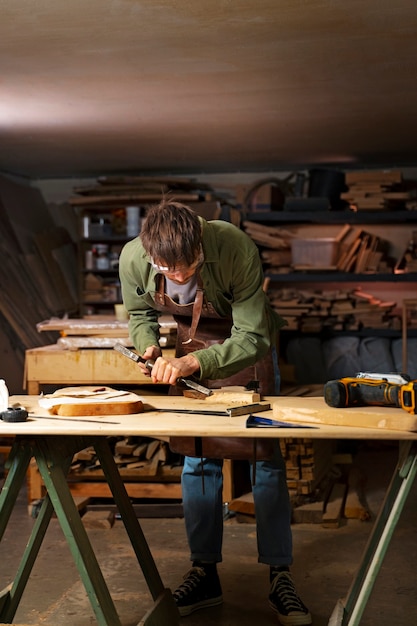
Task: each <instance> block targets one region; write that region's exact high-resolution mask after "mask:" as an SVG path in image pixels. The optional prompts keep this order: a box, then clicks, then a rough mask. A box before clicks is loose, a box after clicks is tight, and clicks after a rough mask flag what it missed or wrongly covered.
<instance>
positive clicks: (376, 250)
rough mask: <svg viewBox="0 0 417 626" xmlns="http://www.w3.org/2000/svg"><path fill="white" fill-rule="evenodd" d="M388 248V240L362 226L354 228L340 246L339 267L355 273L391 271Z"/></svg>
mask: <svg viewBox="0 0 417 626" xmlns="http://www.w3.org/2000/svg"><path fill="white" fill-rule="evenodd" d="M388 249H389V243H388V241H386V240H384V239H381V238H380V237H378V236H377V235H374V234H372V233H370V232H367V231H366V230H363V229H362V228H356V229H353V230H351V232H350V234H349V236H348V237H347V238H346V240H345V242H344V243H342V245H341V246H340V250H339V258H338V260H337V265H336V266H337V269H338V271H339V272H353V273H355V274H363V273H390V272H392V267H391V263H390V260H389V258H388Z"/></svg>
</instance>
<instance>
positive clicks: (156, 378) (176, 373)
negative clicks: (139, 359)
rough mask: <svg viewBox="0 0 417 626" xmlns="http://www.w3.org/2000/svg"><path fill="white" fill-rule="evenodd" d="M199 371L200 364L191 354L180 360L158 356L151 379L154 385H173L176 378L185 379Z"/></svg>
mask: <svg viewBox="0 0 417 626" xmlns="http://www.w3.org/2000/svg"><path fill="white" fill-rule="evenodd" d="M143 356H145V355H143ZM199 369H200V364H199V362H198V361H197V359H196V358H195V356H193V355H192V354H187V355H186V356H182V357H180V358H166V357H164V356H160V357H159V358H158V359H156V361H155V365H154V366H153V368H152V372H151V378H152V381H153V382H154V383H166V384H168V385H175V383H176V381H177V380H178V378H181V377H182V378H186V377H187V376H190V375H191V374H194V373H195V372H197V371H198V370H199Z"/></svg>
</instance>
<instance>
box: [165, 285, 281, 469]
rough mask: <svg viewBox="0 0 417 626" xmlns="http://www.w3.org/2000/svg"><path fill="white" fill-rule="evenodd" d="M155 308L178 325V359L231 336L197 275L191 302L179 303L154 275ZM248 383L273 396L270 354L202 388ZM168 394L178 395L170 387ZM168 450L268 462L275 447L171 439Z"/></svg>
mask: <svg viewBox="0 0 417 626" xmlns="http://www.w3.org/2000/svg"><path fill="white" fill-rule="evenodd" d="M155 308H156V309H157V310H158V311H160V312H161V313H168V314H170V315H172V316H173V317H174V319H175V321H176V322H177V342H176V349H175V353H176V356H177V357H181V356H185V355H186V354H189V353H190V352H194V351H195V350H200V349H202V348H208V347H209V346H210V345H213V344H221V343H223V341H225V339H227V337H229V336H230V331H231V328H232V320H231V318H230V319H228V318H222V317H221V316H220V315H219V314H218V313H217V312H216V310H215V309H214V307H213V305H212V304H211V302H208V301H207V299H206V297H205V294H204V290H203V286H202V281H201V277H200V275H199V274H198V276H197V291H196V296H195V300H194V302H191V303H190V304H178V303H176V302H174V301H173V300H172V299H171V298H170V297H169V296H168V295H167V294H166V293H165V277H164V276H163V275H162V274H158V275H157V281H156V292H155ZM251 381H259V391H260V393H261V395H274V394H275V380H274V368H273V361H272V352H271V351H269V353H268V354H267V355H266V356H265V357H263V358H262V359H260V360H259V361H258V362H257V363H256V364H255V365H252V366H249V367H245V368H244V369H242V370H241V371H239V372H238V373H237V374H234V375H233V376H229V377H228V378H225V379H221V380H208V379H203V380H201V381H199V382H201V384H202V385H204V386H206V387H208V388H209V389H218V388H220V387H222V386H230V385H239V386H246V385H248V383H250V382H251ZM170 394H171V395H172V394H181V391H180V390H179V389H176V388H175V387H172V388H171V389H170ZM170 448H171V450H172V451H174V452H178V453H179V454H183V455H184V456H197V457H206V458H228V459H250V460H254V459H258V460H260V459H262V460H266V459H271V458H272V457H273V456H274V445H273V441H271V440H270V439H260V440H259V439H251V438H248V439H246V438H239V437H233V438H231V437H203V438H201V437H171V438H170Z"/></svg>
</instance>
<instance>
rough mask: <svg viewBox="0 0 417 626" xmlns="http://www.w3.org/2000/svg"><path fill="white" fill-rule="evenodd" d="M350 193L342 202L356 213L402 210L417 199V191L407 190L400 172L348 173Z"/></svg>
mask: <svg viewBox="0 0 417 626" xmlns="http://www.w3.org/2000/svg"><path fill="white" fill-rule="evenodd" d="M345 181H346V185H347V187H348V191H346V192H345V193H342V194H341V198H342V200H345V201H347V202H348V203H349V205H350V207H351V208H352V209H353V210H355V211H361V210H362V211H363V210H365V211H372V210H378V211H391V210H396V209H402V208H404V207H405V205H406V203H407V202H411V201H413V199H414V198H415V197H416V190H415V189H405V188H404V186H403V184H402V183H403V180H402V174H401V171H400V170H369V171H358V172H347V173H346V174H345Z"/></svg>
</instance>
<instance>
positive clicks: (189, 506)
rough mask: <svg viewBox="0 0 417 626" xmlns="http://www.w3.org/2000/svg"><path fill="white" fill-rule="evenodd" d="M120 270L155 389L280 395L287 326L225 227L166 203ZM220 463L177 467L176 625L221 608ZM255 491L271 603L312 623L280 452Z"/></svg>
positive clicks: (285, 620)
mask: <svg viewBox="0 0 417 626" xmlns="http://www.w3.org/2000/svg"><path fill="white" fill-rule="evenodd" d="M119 268H120V280H121V287H122V295H123V301H124V305H125V307H126V309H127V311H128V312H129V315H130V320H129V331H130V336H131V338H132V340H133V343H134V345H135V347H136V349H137V350H138V352H139V353H140V354H141V355H142V356H143V357H144V358H145V359H152V360H154V361H155V365H154V367H153V369H152V373H151V376H152V380H153V381H154V382H161V383H167V384H170V385H175V383H176V381H177V379H178V378H179V377H187V376H192V375H193V376H194V377H197V378H198V379H199V381H200V382H201V383H202V384H204V385H206V386H210V387H216V386H217V387H220V386H222V385H223V386H225V385H230V384H232V385H233V384H239V385H242V384H247V383H249V382H250V381H251V380H255V379H259V383H260V392H261V393H262V394H263V395H265V394H269V395H274V394H278V393H279V383H280V378H279V370H278V364H277V353H276V342H277V333H278V330H279V328H280V327H281V326H283V325H284V324H285V322H284V320H283V319H282V318H281V317H280V316H279V315H278V314H277V313H275V312H274V311H273V309H272V307H271V306H270V303H269V301H268V298H267V296H266V294H265V292H264V290H263V271H262V264H261V260H260V257H259V252H258V249H257V247H256V245H255V244H254V242H253V241H252V240H251V239H250V238H249V237H248V236H247V235H246V234H245V233H244V232H243V231H241V230H240V229H239V228H237V227H235V226H233V225H232V224H229V223H228V222H224V221H211V222H207V221H206V220H204V219H202V218H200V217H198V216H197V215H196V214H195V213H194V212H193V211H192V210H191V209H190V208H189V207H187V206H185V205H183V204H180V203H177V202H174V201H170V200H163V201H162V202H161V203H160V204H159V205H156V206H153V207H151V208H150V209H149V210H148V213H147V216H146V220H145V222H144V224H143V226H142V230H141V233H140V237H137V238H136V239H134V240H132V241H130V242H129V243H127V244H126V245H125V247H124V248H123V250H122V253H121V256H120V264H119ZM162 313H170V314H172V315H173V316H174V318H175V320H176V321H177V327H178V331H177V347H176V356H175V358H166V357H163V356H162V352H161V349H160V347H159V343H158V341H159V325H158V317H159V315H160V314H162ZM142 370H143V371H144V373H145V374H146V373H148V374H149V372H148V371H147V370H146V369H145V368H144V367H142ZM222 463H223V461H222V460H221V459H200V458H194V457H185V459H184V469H183V472H182V493H183V507H184V519H185V526H186V532H187V538H188V542H189V547H190V552H191V561H192V568H191V570H190V571H189V572H188V573H187V574H186V575H185V577H184V582H183V583H182V585H180V586H179V587H178V589H177V590H176V591H175V592H174V598H175V601H176V603H177V606H178V609H179V612H180V614H181V615H183V616H184V615H189V614H190V613H192V612H193V611H196V610H197V609H201V608H205V607H210V606H215V605H217V604H220V603H221V602H222V590H221V585H220V581H219V577H218V573H217V563H218V562H220V561H221V560H222V538H223V517H222ZM252 469H253V468H252ZM202 474H204V486H205V488H204V490H203V489H202V480H201V477H202ZM254 482H255V484H254V486H253V496H254V503H255V513H256V522H257V542H258V555H259V556H258V561H259V562H260V563H265V564H267V565H269V573H270V592H269V603H270V605H271V607H272V609H273V610H274V611H275V612H276V613H277V615H278V619H279V621H280V622H281V623H282V624H283V625H284V626H292V625H298V626H303V625H307V624H311V623H312V622H311V615H310V613H309V611H308V609H307V608H306V607H305V606H304V604H303V603H302V601H301V600H300V598H299V597H298V595H297V593H296V591H295V588H294V584H293V582H292V579H291V575H290V573H289V566H290V565H291V563H292V536H291V526H290V519H291V511H290V502H289V496H288V489H287V484H286V477H285V463H284V461H283V459H282V456H281V453H280V451H279V445H276V453H275V457H274V459H273V460H271V461H256V481H254Z"/></svg>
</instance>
